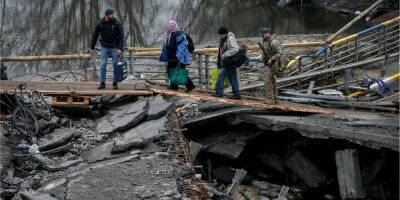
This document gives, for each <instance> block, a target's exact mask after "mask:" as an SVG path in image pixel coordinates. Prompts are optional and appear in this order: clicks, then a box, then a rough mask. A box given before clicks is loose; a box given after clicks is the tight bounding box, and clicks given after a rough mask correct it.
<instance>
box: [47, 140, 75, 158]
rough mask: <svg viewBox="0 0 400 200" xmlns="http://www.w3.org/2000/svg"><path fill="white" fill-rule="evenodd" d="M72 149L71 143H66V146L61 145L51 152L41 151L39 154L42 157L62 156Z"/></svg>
mask: <svg viewBox="0 0 400 200" xmlns="http://www.w3.org/2000/svg"><path fill="white" fill-rule="evenodd" d="M72 148H73V145H72V143H71V142H70V143H68V144H66V145H63V146H60V147H57V148H54V149H51V150H48V151H42V152H40V153H41V154H42V155H54V154H62V153H66V152H68V151H69V150H71V149H72Z"/></svg>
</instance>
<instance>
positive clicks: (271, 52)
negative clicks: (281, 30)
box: [260, 28, 282, 104]
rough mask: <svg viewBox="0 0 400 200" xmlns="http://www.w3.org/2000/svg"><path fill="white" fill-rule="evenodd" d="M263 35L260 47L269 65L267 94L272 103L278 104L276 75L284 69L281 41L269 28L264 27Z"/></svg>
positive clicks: (266, 82)
mask: <svg viewBox="0 0 400 200" xmlns="http://www.w3.org/2000/svg"><path fill="white" fill-rule="evenodd" d="M261 35H262V38H263V41H262V43H260V48H261V50H262V53H263V59H264V63H265V65H266V67H267V70H266V74H265V79H264V81H265V93H266V94H265V96H266V99H267V100H269V101H270V102H271V103H273V104H276V103H277V101H278V100H277V99H278V91H277V88H276V80H275V75H276V74H277V73H279V71H281V70H282V61H281V55H282V47H281V44H280V42H279V41H278V40H277V39H276V38H275V35H271V33H270V30H269V28H262V29H261Z"/></svg>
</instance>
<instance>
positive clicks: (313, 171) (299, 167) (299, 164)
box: [285, 150, 326, 188]
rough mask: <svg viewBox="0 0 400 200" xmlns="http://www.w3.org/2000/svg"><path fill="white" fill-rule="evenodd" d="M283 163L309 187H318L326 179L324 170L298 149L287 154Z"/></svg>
mask: <svg viewBox="0 0 400 200" xmlns="http://www.w3.org/2000/svg"><path fill="white" fill-rule="evenodd" d="M285 164H286V166H287V167H288V168H289V169H291V170H292V171H293V172H294V173H295V174H296V175H297V176H298V177H300V178H301V179H302V180H303V181H304V183H306V184H307V185H308V186H309V187H314V188H315V187H318V186H319V185H320V184H322V183H324V182H325V181H326V175H325V174H324V172H323V171H322V170H320V169H319V168H318V167H317V166H316V165H315V164H313V163H312V162H311V160H310V159H308V158H307V157H306V156H305V155H304V154H303V153H301V152H300V151H298V150H294V151H292V152H291V153H290V154H289V155H288V157H287V159H286V161H285Z"/></svg>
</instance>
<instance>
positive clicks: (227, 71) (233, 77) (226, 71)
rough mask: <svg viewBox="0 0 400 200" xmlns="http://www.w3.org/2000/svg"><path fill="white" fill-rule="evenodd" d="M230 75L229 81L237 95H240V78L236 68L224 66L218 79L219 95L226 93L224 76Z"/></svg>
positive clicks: (234, 93)
mask: <svg viewBox="0 0 400 200" xmlns="http://www.w3.org/2000/svg"><path fill="white" fill-rule="evenodd" d="M225 76H228V79H229V82H230V84H231V86H232V92H233V95H234V96H235V97H240V92H239V80H238V75H237V70H236V68H222V69H220V71H219V74H218V80H217V95H218V96H223V95H224V78H225Z"/></svg>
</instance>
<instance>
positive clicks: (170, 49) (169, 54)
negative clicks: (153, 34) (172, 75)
mask: <svg viewBox="0 0 400 200" xmlns="http://www.w3.org/2000/svg"><path fill="white" fill-rule="evenodd" d="M188 45H189V42H188V41H187V39H186V36H185V34H183V33H181V32H179V31H178V32H174V33H172V34H171V36H170V38H169V39H168V43H165V44H164V45H163V48H162V51H161V56H160V62H179V63H181V64H184V65H190V53H189V49H188Z"/></svg>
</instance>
